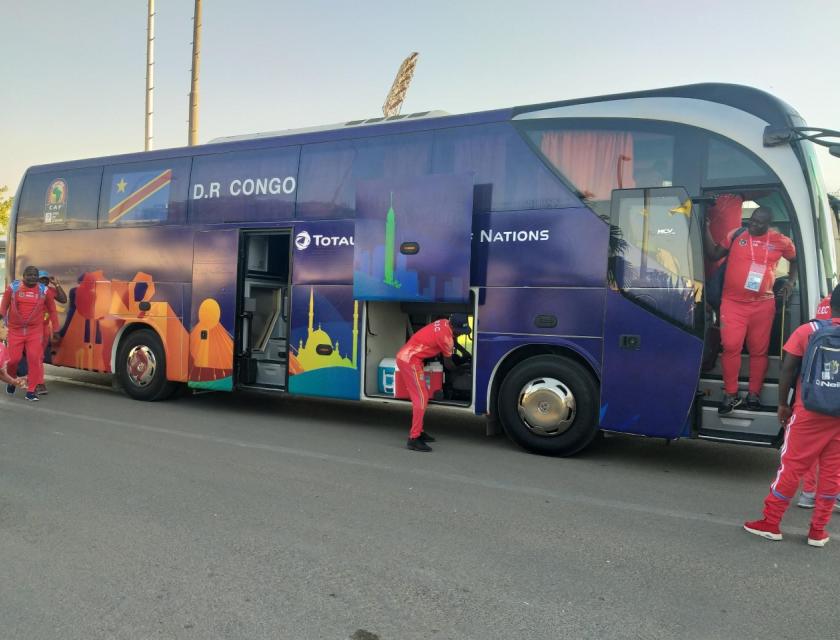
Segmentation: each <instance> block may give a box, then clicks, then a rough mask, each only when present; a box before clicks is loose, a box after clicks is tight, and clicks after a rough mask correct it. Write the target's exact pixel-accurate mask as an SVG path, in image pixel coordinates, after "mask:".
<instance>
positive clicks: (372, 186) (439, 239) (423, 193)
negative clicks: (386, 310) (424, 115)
mask: <svg viewBox="0 0 840 640" xmlns="http://www.w3.org/2000/svg"><path fill="white" fill-rule="evenodd" d="M472 199H473V177H472V175H471V174H459V175H433V176H423V177H420V178H415V179H413V180H411V181H407V182H394V181H389V180H374V181H368V182H361V183H359V185H358V187H357V190H356V232H355V234H354V235H355V246H354V256H353V295H354V296H355V298H356V299H357V300H390V301H411V302H467V301H468V300H469V295H470V244H471V243H470V234H471V231H472Z"/></svg>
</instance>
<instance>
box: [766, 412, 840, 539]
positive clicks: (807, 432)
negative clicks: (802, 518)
mask: <svg viewBox="0 0 840 640" xmlns="http://www.w3.org/2000/svg"><path fill="white" fill-rule="evenodd" d="M814 463H819V465H820V474H819V479H818V480H817V487H816V489H817V496H816V504H815V506H814V514H813V516H812V517H811V525H812V526H813V527H814V528H815V529H818V530H822V529H825V527H826V525H827V524H828V521H829V520H830V519H831V512H832V510H833V509H834V502H835V501H836V499H837V494H838V492H840V420H838V419H837V418H832V417H830V416H822V415H820V414H815V413H811V412H810V411H806V410H803V409H801V408H799V407H797V408H796V409H795V411H794V413H793V416H791V419H790V422H789V423H788V426H787V430H786V432H785V443H784V445H783V446H782V459H781V463H780V465H779V471H778V473H777V474H776V479H775V480H774V481H773V484H771V485H770V493H768V494H767V497H766V498H765V499H764V517H765V518H767V520H768V521H769V522H771V523H774V524H778V523H779V522H781V520H782V516H784V514H785V511H786V510H787V508H788V507H789V506H790V501H791V498H793V496H794V494H795V493H796V490H797V489H798V488H799V481H800V480H801V479H802V477H803V476H805V474H806V473H808V471H809V470H810V469H811V468H812V467H813V466H814Z"/></svg>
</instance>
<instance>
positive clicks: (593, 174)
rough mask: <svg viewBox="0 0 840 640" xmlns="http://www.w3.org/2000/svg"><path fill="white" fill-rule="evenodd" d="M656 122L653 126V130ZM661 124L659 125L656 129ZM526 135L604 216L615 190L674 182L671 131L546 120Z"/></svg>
mask: <svg viewBox="0 0 840 640" xmlns="http://www.w3.org/2000/svg"><path fill="white" fill-rule="evenodd" d="M656 127H657V125H653V128H654V129H655V128H656ZM659 128H661V127H659ZM526 133H527V135H528V136H529V137H530V139H531V140H532V142H533V143H534V145H535V146H536V147H537V148H538V149H539V151H540V153H541V154H542V155H543V156H544V157H545V158H546V160H547V161H548V162H550V163H551V165H552V166H554V168H555V169H557V171H558V172H560V174H562V175H563V176H564V177H565V178H566V179H567V180H568V181H569V182H570V183H571V184H573V185H574V186H575V187H576V188H577V190H578V192H579V194H580V196H581V197H582V198H583V199H585V200H586V202H587V204H588V205H589V206H590V208H592V209H593V210H594V211H595V212H596V213H598V214H599V215H601V216H602V217H604V216H608V215H609V213H610V199H611V197H612V192H613V190H614V189H633V188H641V187H670V186H671V185H672V184H673V180H674V135H673V134H672V133H670V132H669V133H660V132H658V131H656V130H652V131H647V130H644V129H643V128H641V125H639V124H636V125H630V126H629V127H628V126H627V125H625V124H624V123H622V122H616V123H614V124H612V125H611V126H605V125H603V124H598V123H594V122H593V123H589V122H564V121H546V122H537V123H533V124H529V125H527V128H526Z"/></svg>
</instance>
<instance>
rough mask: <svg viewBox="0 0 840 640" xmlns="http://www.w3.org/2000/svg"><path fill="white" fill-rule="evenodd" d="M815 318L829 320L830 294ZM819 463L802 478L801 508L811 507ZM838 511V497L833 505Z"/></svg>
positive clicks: (839, 508) (799, 504)
mask: <svg viewBox="0 0 840 640" xmlns="http://www.w3.org/2000/svg"><path fill="white" fill-rule="evenodd" d="M814 317H815V318H816V319H817V320H831V296H830V295H828V296H826V297H825V298H823V299H822V300H820V303H819V304H818V305H817V313H816V315H815V316H814ZM818 467H819V464H817V463H814V465H813V466H812V467H811V468H810V470H809V471H808V473H806V474H805V476H804V477H803V478H802V493H801V494H799V501H798V502H797V503H796V504H797V505H798V506H800V507H802V508H803V509H813V508H814V506H815V504H816V497H817V471H818ZM834 508H835V509H837V510H838V511H840V498H838V501H837V503H836V506H835V507H834Z"/></svg>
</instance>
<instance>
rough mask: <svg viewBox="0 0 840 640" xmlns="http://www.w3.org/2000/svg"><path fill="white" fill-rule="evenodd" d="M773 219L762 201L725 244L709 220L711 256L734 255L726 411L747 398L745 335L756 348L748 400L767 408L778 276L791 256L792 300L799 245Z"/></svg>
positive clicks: (726, 334)
mask: <svg viewBox="0 0 840 640" xmlns="http://www.w3.org/2000/svg"><path fill="white" fill-rule="evenodd" d="M772 219H773V213H772V211H770V209H768V208H767V207H759V208H758V209H756V210H755V211H754V212H753V214H752V216H751V217H750V219H749V223H748V225H747V232H746V233H744V232H742V229H735V230H733V231H731V232H730V233H729V234H728V235H727V238H726V242H727V246H725V247H723V246H720V245H718V244H717V243H715V241H714V240H713V239H712V236H711V233H710V232H709V227H708V226H706V238H705V240H706V242H705V248H706V256H707V257H708V258H709V259H710V260H719V259H721V258H723V257H724V256H727V254H728V256H729V257H728V264H727V267H726V278H725V280H724V283H723V295H722V298H721V305H720V338H721V344H722V346H723V358H722V359H721V364H722V366H723V387H724V396H723V400H722V401H721V404H720V407H719V408H718V413H720V414H721V415H726V414H729V413H732V411H734V410H735V409H736V408H737V407H739V406H740V405H741V404H742V403H743V399H742V398H741V397H740V396H739V394H738V373H739V371H740V369H741V349H742V348H743V346H744V340H745V339H746V343H747V349H748V351H749V353H750V381H749V393H748V395H747V399H746V405H747V408H748V409H750V410H758V409H760V408H761V401H760V396H761V387H762V386H763V385H764V376H765V374H766V373H767V362H768V359H767V349H768V347H769V343H770V331H771V329H772V328H773V318H774V316H775V313H776V302H775V299H774V296H773V282H774V281H775V271H776V265H778V264H779V259H781V258H785V259H787V260H788V261H789V262H790V273H789V276H788V280H787V282H786V283H785V285H784V286H783V287H782V289H781V290H780V292H779V295H781V296H783V297H784V299H785V300H787V299H788V298H789V297H790V294H791V292H792V291H793V289H794V287H795V286H796V277H797V274H798V265H797V262H796V249H795V248H794V246H793V242H792V241H791V239H790V238H788V237H787V236H784V235H782V234H781V233H779V232H778V231H776V230H775V229H770V221H771V220H772Z"/></svg>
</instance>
